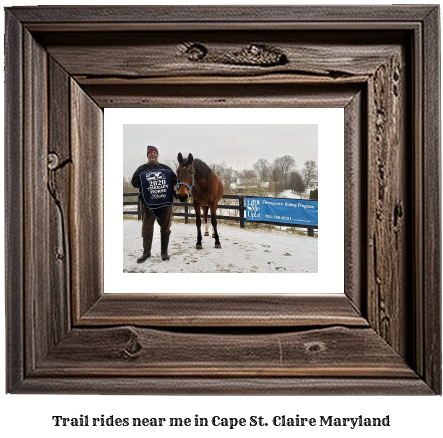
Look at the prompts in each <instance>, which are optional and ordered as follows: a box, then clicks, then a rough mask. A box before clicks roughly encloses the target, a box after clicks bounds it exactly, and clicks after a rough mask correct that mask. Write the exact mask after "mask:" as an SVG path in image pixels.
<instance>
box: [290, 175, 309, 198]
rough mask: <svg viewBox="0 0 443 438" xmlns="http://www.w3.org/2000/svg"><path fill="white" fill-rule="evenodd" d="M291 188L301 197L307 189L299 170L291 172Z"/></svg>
mask: <svg viewBox="0 0 443 438" xmlns="http://www.w3.org/2000/svg"><path fill="white" fill-rule="evenodd" d="M289 188H290V189H291V190H292V192H293V193H297V194H298V195H299V196H300V197H301V195H302V193H303V192H304V191H305V190H306V186H305V183H304V182H303V178H302V176H301V175H300V173H299V172H296V171H295V172H294V171H293V172H291V173H290V176H289Z"/></svg>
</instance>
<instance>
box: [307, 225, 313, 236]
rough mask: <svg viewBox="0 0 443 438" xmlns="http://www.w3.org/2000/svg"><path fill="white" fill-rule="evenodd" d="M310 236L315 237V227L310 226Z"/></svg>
mask: <svg viewBox="0 0 443 438" xmlns="http://www.w3.org/2000/svg"><path fill="white" fill-rule="evenodd" d="M308 236H309V237H314V228H312V227H308Z"/></svg>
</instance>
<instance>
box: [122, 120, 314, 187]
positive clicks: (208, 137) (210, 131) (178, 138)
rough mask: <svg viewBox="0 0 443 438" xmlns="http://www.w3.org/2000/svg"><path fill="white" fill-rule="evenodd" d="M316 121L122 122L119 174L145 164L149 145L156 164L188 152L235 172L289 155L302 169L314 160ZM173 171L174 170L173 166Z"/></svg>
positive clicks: (185, 154) (208, 162)
mask: <svg viewBox="0 0 443 438" xmlns="http://www.w3.org/2000/svg"><path fill="white" fill-rule="evenodd" d="M317 143H318V128H317V125H295V124H294V125H275V124H271V125H263V124H251V125H220V124H218V125H207V124H204V125H189V124H183V125H127V124H125V125H123V175H124V176H126V177H129V178H131V177H132V175H133V173H134V172H135V170H136V169H137V167H138V166H140V165H141V164H143V163H145V162H147V158H146V149H147V146H148V145H153V146H156V147H157V148H158V150H159V155H160V156H159V161H160V163H165V164H167V162H168V160H176V158H177V155H178V153H179V152H181V153H182V154H183V156H184V157H187V155H188V153H192V155H193V156H194V158H200V159H201V160H203V161H205V162H206V163H207V164H211V163H222V162H225V163H226V165H227V166H228V167H231V166H232V168H233V169H234V170H239V171H241V170H243V169H245V168H246V169H252V165H253V164H254V163H255V162H257V161H258V160H259V159H260V158H265V159H267V160H268V161H269V162H270V163H272V162H273V161H274V159H275V158H277V157H281V156H283V155H291V156H292V157H294V159H295V161H296V162H297V167H298V169H299V170H301V169H302V168H303V166H304V162H305V161H307V160H315V161H316V162H317V164H318V146H317ZM173 170H174V171H175V169H173Z"/></svg>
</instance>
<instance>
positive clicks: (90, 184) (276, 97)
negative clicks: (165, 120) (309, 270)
mask: <svg viewBox="0 0 443 438" xmlns="http://www.w3.org/2000/svg"><path fill="white" fill-rule="evenodd" d="M439 38H440V36H439V8H438V6H373V7H372V6H371V7H366V6H352V7H342V6H334V7H328V6H325V7H320V6H319V7H311V6H309V7H308V6H288V7H284V6H281V7H280V6H279V7H266V6H260V7H251V6H249V7H243V6H238V7H223V6H222V7H217V6H211V7H209V6H197V7H188V6H187V7H178V6H172V7H24V8H18V7H12V8H6V71H5V80H6V86H5V105H6V111H5V114H6V120H5V127H6V135H5V166H6V173H5V193H6V199H5V208H6V218H5V233H6V300H7V392H11V393H102V394H107V393H120V394H132V393H140V394H310V395H316V394H441V302H440V299H441V296H440V293H441V292H440V291H441V285H440V267H441V266H440V258H441V256H440V244H441V238H440V225H441V223H440V200H441V198H440V112H439V96H440V71H439V58H440V53H439V40H440V39H439ZM175 106H181V107H219V106H220V107H227V108H229V107H244V106H246V107H342V108H344V109H345V127H346V128H345V131H346V132H345V157H346V158H345V194H344V196H345V223H346V224H345V225H346V230H347V232H346V237H345V242H344V244H345V273H344V275H345V291H344V292H345V294H340V293H339V292H343V291H334V292H337V293H336V294H328V295H320V296H319V295H243V294H241V293H238V292H236V291H233V293H231V294H227V295H223V296H219V295H218V296H214V295H210V294H203V295H177V294H166V295H161V296H159V295H155V294H152V293H147V294H142V295H131V294H128V295H127V294H106V295H104V293H103V292H104V291H103V220H104V218H103V214H102V209H101V208H100V207H98V208H97V206H100V205H103V132H102V131H103V108H105V107H175ZM330 287H331V288H332V289H333V288H334V285H333V282H332V284H330ZM325 292H326V291H325ZM327 292H330V290H328V291H327Z"/></svg>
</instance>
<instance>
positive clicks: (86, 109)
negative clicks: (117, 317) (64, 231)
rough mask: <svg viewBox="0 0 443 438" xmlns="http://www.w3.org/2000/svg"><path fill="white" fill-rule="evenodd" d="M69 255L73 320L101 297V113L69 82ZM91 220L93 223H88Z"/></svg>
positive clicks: (75, 84) (82, 92)
mask: <svg viewBox="0 0 443 438" xmlns="http://www.w3.org/2000/svg"><path fill="white" fill-rule="evenodd" d="M70 90H71V94H70V97H71V100H70V114H71V119H70V120H71V130H70V132H71V139H70V140H71V160H72V163H73V164H72V167H73V173H74V174H73V176H72V181H73V184H72V186H71V193H70V202H71V205H70V209H69V211H70V224H69V233H70V252H71V257H72V263H71V285H72V299H73V318H74V319H77V318H79V315H81V314H83V313H84V312H85V311H86V310H87V309H89V308H90V307H91V306H92V305H93V304H94V303H95V302H96V300H97V299H98V298H99V297H100V296H101V295H102V294H103V292H104V291H103V263H104V261H103V219H104V218H103V152H104V151H103V110H102V109H101V108H100V107H98V106H97V105H96V104H95V103H94V102H93V101H92V100H91V98H90V97H89V96H88V95H87V94H86V93H85V92H84V91H83V90H82V89H81V88H80V87H79V86H78V84H77V83H76V82H74V81H73V80H72V79H71V83H70ZM91 219H92V220H91Z"/></svg>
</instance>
